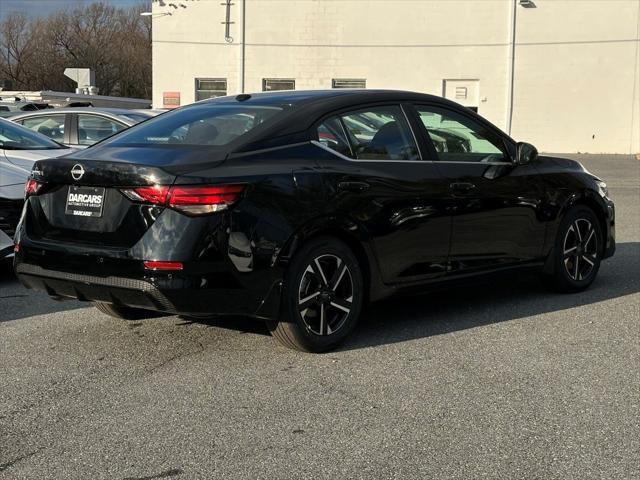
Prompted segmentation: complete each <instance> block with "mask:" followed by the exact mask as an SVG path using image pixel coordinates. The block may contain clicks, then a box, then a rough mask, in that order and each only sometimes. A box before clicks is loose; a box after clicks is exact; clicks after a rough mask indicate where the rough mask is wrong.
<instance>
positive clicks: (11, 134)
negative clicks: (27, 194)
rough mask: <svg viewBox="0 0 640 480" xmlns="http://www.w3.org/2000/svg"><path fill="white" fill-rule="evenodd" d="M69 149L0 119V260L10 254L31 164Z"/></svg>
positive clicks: (66, 151) (56, 155)
mask: <svg viewBox="0 0 640 480" xmlns="http://www.w3.org/2000/svg"><path fill="white" fill-rule="evenodd" d="M71 150H72V149H70V148H68V147H66V146H64V145H60V144H59V143H56V142H54V141H52V140H50V139H49V138H47V137H45V136H43V135H40V134H39V133H35V132H32V131H31V130H29V129H27V128H24V127H21V126H20V125H16V124H15V123H11V122H9V121H8V120H4V119H2V118H0V259H2V258H4V257H6V256H7V255H10V254H11V253H12V252H13V234H14V232H15V229H16V226H17V225H18V219H19V218H20V213H21V212H22V206H23V204H24V185H25V182H26V181H27V178H28V177H29V174H30V173H31V168H32V166H33V162H35V161H36V160H41V159H44V158H51V157H58V156H60V155H64V154H65V153H69V152H70V151H71Z"/></svg>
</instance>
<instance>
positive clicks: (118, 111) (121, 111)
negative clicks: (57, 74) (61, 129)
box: [10, 107, 157, 120]
mask: <svg viewBox="0 0 640 480" xmlns="http://www.w3.org/2000/svg"><path fill="white" fill-rule="evenodd" d="M59 113H88V114H95V115H104V116H110V117H117V118H118V119H119V120H123V119H122V116H123V115H124V116H126V115H132V114H133V115H145V116H148V117H149V118H151V117H153V116H155V115H157V112H155V111H152V110H139V109H136V110H133V109H129V108H102V107H64V108H47V109H44V110H34V111H30V112H20V113H18V114H16V115H11V116H10V119H11V120H16V119H20V118H26V117H38V116H41V115H55V114H59Z"/></svg>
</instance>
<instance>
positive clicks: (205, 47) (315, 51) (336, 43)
mask: <svg viewBox="0 0 640 480" xmlns="http://www.w3.org/2000/svg"><path fill="white" fill-rule="evenodd" d="M227 4H229V5H227ZM227 14H228V17H227ZM152 21H153V106H154V107H160V108H161V107H170V106H172V105H177V104H180V105H185V104H188V103H191V102H194V101H196V100H198V99H202V98H206V97H209V96H213V95H222V94H235V93H239V92H241V91H245V92H255V91H262V90H265V89H278V88H287V89H288V88H295V89H319V88H335V87H341V86H366V88H388V89H405V90H414V91H420V92H427V93H432V94H436V95H443V96H446V97H448V98H451V99H454V100H456V101H458V102H460V103H462V104H464V105H467V106H470V107H474V108H477V109H478V112H479V113H480V114H481V115H483V116H485V117H487V118H488V119H490V120H491V121H492V122H494V123H495V124H496V125H498V126H499V127H501V128H502V129H504V130H505V131H507V132H509V131H510V132H511V134H512V136H513V137H514V138H516V139H518V140H523V141H529V142H531V143H533V144H534V145H536V146H537V147H538V148H539V149H540V150H541V151H547V152H590V153H602V152H606V153H627V154H628V153H638V152H640V0H584V1H582V0H198V1H196V0H171V1H170V0H154V3H153V15H152ZM227 21H228V22H230V23H228V24H227V23H226V22H227ZM227 27H228V32H227V31H226V29H227Z"/></svg>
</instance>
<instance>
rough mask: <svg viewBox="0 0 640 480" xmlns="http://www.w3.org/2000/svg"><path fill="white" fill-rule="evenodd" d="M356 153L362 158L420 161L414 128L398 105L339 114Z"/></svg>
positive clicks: (354, 154) (355, 155)
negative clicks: (412, 128) (413, 133)
mask: <svg viewBox="0 0 640 480" xmlns="http://www.w3.org/2000/svg"><path fill="white" fill-rule="evenodd" d="M340 120H341V121H342V125H343V126H344V131H345V132H346V135H347V137H348V140H349V143H350V145H351V151H352V152H353V156H354V157H355V158H357V159H359V160H419V159H420V156H419V154H418V148H417V146H416V144H415V142H414V140H413V135H412V134H411V129H410V128H409V124H408V123H407V120H406V118H405V116H404V113H403V112H402V109H401V108H400V107H399V106H397V105H392V106H383V107H371V108H365V109H362V110H357V111H354V112H349V113H346V114H343V115H340Z"/></svg>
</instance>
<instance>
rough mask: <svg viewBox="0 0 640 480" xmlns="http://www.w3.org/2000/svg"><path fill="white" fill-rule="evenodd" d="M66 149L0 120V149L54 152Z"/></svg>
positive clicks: (35, 133)
mask: <svg viewBox="0 0 640 480" xmlns="http://www.w3.org/2000/svg"><path fill="white" fill-rule="evenodd" d="M59 148H68V147H65V146H64V145H60V144H59V143H56V142H54V141H53V140H51V139H50V138H48V137H45V136H44V135H41V134H39V133H37V132H34V131H32V130H30V129H28V128H25V127H23V126H22V125H17V124H15V123H13V122H10V121H8V120H4V119H0V149H5V150H56V149H59Z"/></svg>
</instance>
